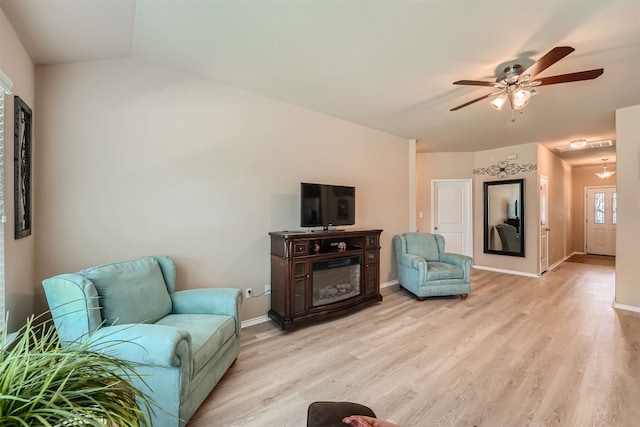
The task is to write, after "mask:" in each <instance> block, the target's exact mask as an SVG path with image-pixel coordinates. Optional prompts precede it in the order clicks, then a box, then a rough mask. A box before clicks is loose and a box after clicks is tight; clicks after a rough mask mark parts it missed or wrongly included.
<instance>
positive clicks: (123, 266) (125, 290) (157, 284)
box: [79, 257, 172, 325]
mask: <svg viewBox="0 0 640 427" xmlns="http://www.w3.org/2000/svg"><path fill="white" fill-rule="evenodd" d="M79 274H81V275H83V276H84V277H86V278H87V279H89V280H91V282H93V284H94V286H95V287H96V290H97V291H98V295H99V297H100V313H101V314H102V320H103V321H104V322H105V324H107V325H111V324H125V323H154V322H156V321H157V320H158V319H160V318H162V317H164V316H166V315H167V314H169V313H171V309H172V304H171V297H170V296H169V291H168V290H167V286H166V285H165V283H164V278H163V277H162V271H161V270H160V266H159V264H158V262H157V261H156V260H155V259H153V258H151V257H145V258H139V259H136V260H132V261H123V262H115V263H112V264H106V265H101V266H98V267H93V268H89V269H87V270H83V271H81V272H80V273H79Z"/></svg>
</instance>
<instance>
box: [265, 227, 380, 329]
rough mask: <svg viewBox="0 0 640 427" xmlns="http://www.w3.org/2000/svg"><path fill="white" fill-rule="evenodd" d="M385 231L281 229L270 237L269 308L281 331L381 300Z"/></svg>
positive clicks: (270, 315) (342, 313) (338, 314)
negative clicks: (382, 235)
mask: <svg viewBox="0 0 640 427" xmlns="http://www.w3.org/2000/svg"><path fill="white" fill-rule="evenodd" d="M381 233H382V230H344V231H334V230H330V231H317V232H301V231H278V232H272V233H269V235H270V236H271V310H269V317H270V318H271V319H272V320H274V321H275V322H276V323H277V324H278V325H279V326H280V327H281V328H282V329H284V330H291V329H293V328H295V327H296V326H299V325H303V324H308V323H313V322H318V321H322V320H327V319H331V318H333V317H336V316H340V315H344V314H348V313H350V312H353V311H354V310H356V309H359V308H362V307H365V306H367V305H371V304H374V303H376V302H378V301H382V295H381V294H380V234H381Z"/></svg>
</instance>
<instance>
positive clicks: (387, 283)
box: [380, 279, 400, 289]
mask: <svg viewBox="0 0 640 427" xmlns="http://www.w3.org/2000/svg"><path fill="white" fill-rule="evenodd" d="M399 283H400V282H398V279H396V280H391V281H390V282H384V283H380V289H382V288H388V287H389V286H393V285H397V284H399Z"/></svg>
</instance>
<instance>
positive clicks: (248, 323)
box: [240, 280, 398, 328]
mask: <svg viewBox="0 0 640 427" xmlns="http://www.w3.org/2000/svg"><path fill="white" fill-rule="evenodd" d="M397 284H398V280H391V281H390V282H384V283H380V289H382V288H388V287H390V286H393V285H397ZM270 320H271V319H269V316H267V315H266V314H265V315H264V316H258V317H254V318H252V319H247V320H243V321H242V322H240V328H248V327H249V326H254V325H259V324H260V323H265V322H268V321H270Z"/></svg>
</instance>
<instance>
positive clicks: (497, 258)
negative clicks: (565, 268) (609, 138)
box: [473, 143, 539, 275]
mask: <svg viewBox="0 0 640 427" xmlns="http://www.w3.org/2000/svg"><path fill="white" fill-rule="evenodd" d="M537 145H538V144H536V143H529V144H522V145H514V146H511V147H503V148H496V149H492V150H485V151H478V152H476V153H475V168H477V169H480V168H488V167H489V166H492V165H496V164H497V163H498V162H499V161H506V158H507V155H510V154H515V155H517V159H515V160H509V161H508V163H515V164H517V165H519V166H523V165H525V164H534V165H537V162H538V157H537V148H538V147H537ZM520 178H524V179H525V184H524V186H525V188H524V192H525V204H524V209H525V219H524V227H525V257H524V258H522V257H514V256H506V255H495V254H485V253H484V225H483V221H484V203H483V200H484V198H483V187H484V182H485V181H500V180H503V179H504V180H506V179H520ZM503 179H501V178H497V177H496V176H492V175H489V174H477V175H475V179H474V183H473V186H474V191H473V198H474V218H475V223H474V230H473V235H474V236H473V242H474V243H473V252H474V262H475V265H476V266H478V267H488V268H492V269H498V270H508V271H514V272H520V273H525V274H528V275H535V274H537V273H538V258H539V256H538V241H537V230H538V227H537V224H538V217H539V208H538V190H537V189H538V175H537V172H536V171H535V170H533V171H528V172H518V173H516V174H515V175H508V177H506V178H503Z"/></svg>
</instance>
